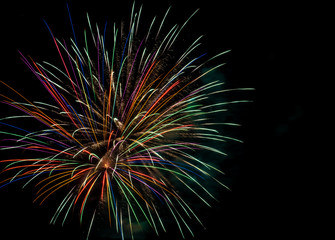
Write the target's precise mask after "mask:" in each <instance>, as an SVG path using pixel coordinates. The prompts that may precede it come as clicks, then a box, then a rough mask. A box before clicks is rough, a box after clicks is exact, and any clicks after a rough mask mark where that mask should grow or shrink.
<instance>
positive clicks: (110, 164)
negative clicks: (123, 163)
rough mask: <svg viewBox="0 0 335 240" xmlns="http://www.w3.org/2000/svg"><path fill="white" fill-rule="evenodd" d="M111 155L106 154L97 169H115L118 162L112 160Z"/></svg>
mask: <svg viewBox="0 0 335 240" xmlns="http://www.w3.org/2000/svg"><path fill="white" fill-rule="evenodd" d="M108 155H109V154H108V153H107V154H105V155H104V156H103V157H102V158H101V159H100V161H99V163H98V164H97V169H113V168H114V167H115V163H116V161H115V160H114V159H112V158H111V157H110V156H108Z"/></svg>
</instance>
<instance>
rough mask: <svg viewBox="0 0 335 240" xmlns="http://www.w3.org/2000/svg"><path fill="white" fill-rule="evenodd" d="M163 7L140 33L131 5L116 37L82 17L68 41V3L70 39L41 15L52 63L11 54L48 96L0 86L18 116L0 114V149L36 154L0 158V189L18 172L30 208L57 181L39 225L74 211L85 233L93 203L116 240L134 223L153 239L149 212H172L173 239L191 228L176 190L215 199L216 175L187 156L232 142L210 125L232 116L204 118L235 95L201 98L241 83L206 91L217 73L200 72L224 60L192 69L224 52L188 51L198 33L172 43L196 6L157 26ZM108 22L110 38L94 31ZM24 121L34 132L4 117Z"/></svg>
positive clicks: (159, 222) (154, 222)
mask: <svg viewBox="0 0 335 240" xmlns="http://www.w3.org/2000/svg"><path fill="white" fill-rule="evenodd" d="M68 10H69V8H68ZM169 11H170V8H169V9H168V10H167V12H166V14H165V15H164V16H163V18H162V21H160V22H158V21H157V20H156V18H154V19H153V20H152V22H150V23H149V24H148V27H147V30H146V31H144V34H143V35H141V34H140V31H138V29H139V26H140V25H141V24H140V19H141V13H142V7H140V8H139V10H138V11H136V10H135V6H134V5H133V8H132V11H131V16H130V22H129V30H128V31H127V32H126V33H125V31H124V29H122V28H121V29H119V28H117V27H116V24H114V25H112V26H110V27H108V26H107V23H106V24H105V25H104V28H103V30H102V31H101V29H100V28H99V27H98V25H93V24H92V23H91V20H90V18H89V16H88V15H87V22H88V29H89V31H86V30H84V33H83V35H84V39H83V40H84V41H83V43H84V44H83V45H79V44H78V42H77V35H76V30H75V27H74V24H73V21H72V18H71V15H70V11H69V16H70V24H71V29H72V32H73V39H71V40H69V41H65V40H59V39H58V38H56V37H55V35H54V33H53V32H52V29H51V28H50V27H49V25H48V24H47V23H46V22H45V24H46V26H47V29H48V30H49V32H50V34H51V37H52V40H53V43H54V46H55V49H56V50H57V53H58V55H59V63H60V64H59V66H58V65H54V64H51V63H48V62H43V64H40V63H37V62H35V61H34V60H33V59H32V58H30V57H26V56H25V55H24V54H22V53H20V56H21V59H22V61H23V62H24V63H25V64H26V65H27V67H28V68H29V69H30V70H31V71H32V73H33V74H34V75H35V77H36V78H37V79H38V80H39V81H40V82H41V84H42V85H43V86H44V88H45V90H46V93H47V94H48V96H49V97H50V99H52V103H50V102H42V101H30V100H29V99H27V98H26V97H25V96H24V95H23V94H21V93H19V92H18V91H16V90H15V89H14V88H12V87H11V86H10V85H8V84H7V83H5V82H1V83H2V84H3V86H5V87H7V88H8V89H10V90H11V91H13V92H14V93H15V94H16V98H17V100H14V99H12V98H10V97H7V96H4V95H2V97H3V99H2V103H4V104H7V105H9V106H11V107H13V108H16V109H18V110H20V111H21V112H22V113H23V114H22V115H18V116H10V117H6V118H3V119H1V122H0V123H1V124H2V125H5V126H6V127H8V128H9V130H8V131H2V132H0V133H1V134H2V135H4V138H3V141H2V143H3V144H2V145H3V146H1V150H11V149H15V150H19V149H22V150H25V151H32V152H36V157H33V158H31V157H27V158H12V159H5V160H2V161H1V162H2V163H5V164H6V165H5V167H4V169H3V172H4V173H6V174H10V176H11V177H9V178H5V179H3V180H2V181H1V182H0V188H2V187H4V186H7V185H8V184H9V183H13V182H16V181H19V180H26V183H25V184H24V186H26V185H28V184H30V183H32V182H36V183H35V186H36V187H37V188H38V190H37V193H36V198H35V199H34V202H39V203H40V204H42V203H43V202H45V201H46V200H47V199H49V197H51V196H52V195H54V194H56V193H58V192H62V193H63V192H64V191H61V190H64V189H65V190H66V191H65V192H66V194H65V195H64V197H63V199H62V201H61V202H60V203H59V205H58V207H57V210H56V211H55V214H54V215H53V216H52V218H51V223H52V224H55V223H56V222H57V221H60V222H62V223H63V224H64V222H65V221H66V220H68V218H69V212H70V211H71V210H76V211H78V213H79V219H80V222H83V221H84V220H85V219H86V220H87V222H88V226H89V228H88V234H87V237H89V234H90V231H91V228H92V226H94V222H95V220H96V216H97V214H98V212H100V211H103V212H105V213H106V215H107V221H108V222H109V225H110V226H111V227H112V228H115V229H116V231H117V232H118V233H119V234H120V237H121V238H122V239H124V238H125V235H129V236H131V238H134V235H136V234H135V233H136V231H137V230H136V231H135V227H134V226H140V225H141V223H143V222H146V224H147V225H149V226H150V227H151V228H152V229H153V231H155V232H156V233H157V235H159V232H160V231H162V230H164V231H166V227H165V225H166V224H165V221H166V219H165V218H163V217H161V214H160V209H161V208H164V209H166V211H167V212H168V213H169V215H170V216H169V218H172V219H174V221H175V223H176V226H177V228H178V229H179V230H180V233H181V235H182V236H183V237H184V236H185V232H189V233H190V234H191V235H193V232H192V229H191V228H190V226H189V223H188V222H189V221H190V219H194V220H195V221H197V222H199V224H201V225H203V224H202V222H201V220H200V218H199V217H198V216H197V215H196V213H195V211H194V210H193V208H192V205H191V204H190V202H189V201H188V199H185V198H184V197H183V195H184V194H183V192H184V191H188V192H190V193H192V194H193V195H194V196H196V197H197V198H198V199H199V200H200V201H201V202H203V203H204V204H206V205H210V204H209V202H208V198H214V199H215V197H214V196H213V195H212V193H210V191H209V190H208V189H207V188H206V185H207V183H206V182H207V181H214V182H217V183H219V184H220V185H222V186H223V187H226V188H228V187H227V186H225V184H223V183H222V182H220V181H219V180H218V179H217V177H215V176H216V175H217V173H218V174H222V173H223V172H222V171H221V170H220V169H218V168H216V167H215V166H214V165H211V164H210V163H209V162H208V161H204V160H201V159H199V158H198V157H197V155H196V152H198V151H209V152H213V153H215V154H217V155H218V156H220V155H221V156H226V154H225V153H224V152H222V151H221V150H219V147H218V148H214V147H211V146H209V145H206V143H205V140H211V141H215V142H216V143H223V142H225V141H226V140H227V139H229V140H235V141H240V140H238V139H234V138H231V137H227V136H224V135H222V134H220V133H219V132H218V131H217V130H215V129H214V128H211V127H210V126H212V125H216V124H223V125H237V124H234V123H229V122H218V121H217V119H211V116H212V115H213V114H215V113H218V112H224V111H226V109H224V108H223V106H225V105H227V104H232V103H241V102H247V101H245V100H240V101H231V102H217V103H214V104H210V105H208V104H206V99H207V98H209V97H213V96H215V95H217V94H223V93H224V92H229V91H236V90H250V89H249V88H239V89H224V90H218V89H217V88H218V87H221V86H222V85H223V83H222V82H221V81H211V82H209V83H206V84H204V85H201V84H200V79H201V78H203V77H204V76H205V75H207V74H208V73H210V72H212V71H213V70H215V69H217V68H220V67H222V66H223V65H224V64H218V65H216V66H214V67H211V68H207V70H206V71H204V72H201V71H199V70H200V69H201V68H203V67H204V66H207V65H208V64H210V63H211V62H212V61H214V60H216V59H219V58H220V57H221V56H222V55H224V54H225V53H227V52H229V51H224V52H221V53H219V54H217V55H215V56H213V57H208V56H207V54H203V53H202V54H199V55H196V50H197V49H198V47H199V45H200V40H201V37H198V38H196V39H195V40H194V41H193V42H191V43H190V44H189V45H187V46H186V47H185V51H181V52H176V51H173V47H174V46H175V43H176V42H177V41H178V39H179V36H180V34H181V32H182V30H183V29H184V27H185V26H186V24H187V23H188V22H189V21H190V19H191V18H192V17H193V16H194V14H195V13H196V12H197V11H195V12H194V13H193V14H191V15H190V17H189V18H188V19H186V21H185V22H184V23H183V24H181V25H178V24H176V25H174V26H172V27H171V28H170V29H168V30H167V31H166V33H165V34H162V29H163V28H164V23H165V20H166V18H167V16H168V13H169ZM109 29H111V31H112V33H113V37H112V39H107V38H106V32H107V31H108V30H109ZM155 29H156V30H155ZM107 43H112V44H111V46H109V45H108V44H107ZM26 118H31V119H34V120H36V122H37V123H38V124H40V126H41V127H40V129H39V130H37V131H32V130H29V129H24V128H22V127H19V126H15V125H13V124H11V123H8V122H10V121H12V120H13V119H26ZM11 130H13V131H11ZM14 130H15V131H14ZM218 158H220V157H218ZM92 209H93V210H92Z"/></svg>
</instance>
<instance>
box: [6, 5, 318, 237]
mask: <svg viewBox="0 0 335 240" xmlns="http://www.w3.org/2000/svg"><path fill="white" fill-rule="evenodd" d="M66 2H68V3H69V5H70V8H71V14H72V19H73V21H74V22H75V25H76V28H77V31H78V32H79V31H81V30H82V29H83V27H86V18H85V14H86V12H88V13H89V14H90V17H91V20H92V22H95V21H97V22H98V23H100V25H103V24H104V22H105V20H107V21H108V22H109V23H110V24H111V25H112V23H113V22H114V21H115V22H117V23H119V22H120V20H127V19H128V18H129V15H130V10H131V6H132V1H122V2H116V1H101V0H94V1H91V2H87V3H86V2H85V3H82V1H44V2H42V3H41V2H36V1H25V2H23V3H20V2H17V1H12V2H11V3H7V4H5V5H2V6H1V8H0V9H1V10H0V11H1V21H0V28H1V39H0V41H1V44H0V46H1V56H2V58H1V59H2V61H1V65H0V70H1V75H0V80H2V81H5V82H9V83H10V84H12V85H13V86H15V87H16V89H18V90H19V91H20V92H24V93H26V95H28V96H32V97H33V96H36V94H38V89H39V88H38V87H39V86H38V87H37V88H35V86H36V85H38V82H36V81H35V82H34V83H32V82H33V81H34V78H33V75H32V74H31V73H30V71H29V69H27V68H26V66H25V65H24V64H23V63H22V62H21V60H20V58H19V54H18V52H17V50H20V51H21V52H22V53H23V54H25V55H31V56H32V57H33V58H34V59H39V60H43V59H45V58H47V59H48V52H53V51H55V49H54V45H53V43H52V39H51V38H50V34H49V32H48V30H47V28H46V27H45V25H44V23H43V19H45V20H46V21H47V22H48V24H49V26H50V27H51V28H52V30H53V32H54V34H55V35H56V36H57V37H59V38H61V37H62V36H64V38H66V39H68V38H69V37H72V35H71V34H72V33H71V28H70V24H69V19H68V15H67V9H66V4H65V3H66ZM106 2H110V3H107V5H106ZM137 3H138V4H139V3H143V12H142V16H145V15H146V16H147V18H148V19H151V18H152V17H153V16H155V15H157V16H163V15H164V13H165V11H166V9H167V8H168V7H169V6H170V5H172V9H171V11H170V15H169V18H168V20H167V22H169V23H171V24H174V23H176V22H179V23H182V22H183V21H184V20H185V19H186V18H187V17H188V16H189V15H190V14H191V13H192V12H193V11H194V10H196V9H197V8H200V11H199V12H198V14H197V15H196V16H195V17H194V18H193V20H192V21H191V22H190V23H189V24H188V26H187V30H190V29H191V30H190V31H191V34H190V35H189V36H185V35H183V38H184V39H186V40H188V41H191V40H193V39H194V38H192V36H193V34H194V36H198V35H201V34H204V35H205V38H204V39H203V41H202V42H203V43H204V44H203V45H204V46H203V49H207V51H208V53H209V54H211V55H214V54H215V53H218V52H220V51H223V50H227V49H232V52H231V53H229V54H228V55H227V57H225V60H226V62H227V65H226V66H225V67H224V68H223V74H224V76H225V78H226V81H227V86H230V87H252V88H255V89H256V90H255V91H253V92H248V93H243V94H240V95H239V96H240V97H241V98H247V99H250V100H253V101H254V102H253V103H250V104H243V106H240V107H238V108H235V109H232V113H233V115H234V116H233V119H235V121H236V122H238V123H241V124H242V127H240V128H239V129H238V130H237V132H236V136H238V137H239V138H240V139H242V140H243V141H244V144H232V148H231V149H230V150H228V151H229V154H230V156H231V159H230V162H229V163H227V165H226V167H227V169H224V170H226V172H227V179H228V180H227V181H229V186H230V187H231V189H232V191H231V192H228V191H225V190H220V191H218V192H217V196H218V199H219V200H220V202H219V203H216V202H214V201H213V202H212V205H213V206H212V208H203V209H200V212H199V213H198V214H199V216H200V217H201V218H202V219H203V222H204V224H205V225H206V228H207V230H203V229H201V228H196V229H194V233H195V238H192V237H190V236H188V238H187V239H194V240H198V239H199V240H200V239H227V240H230V239H238V238H239V237H241V236H245V237H246V238H248V239H250V238H251V237H253V238H255V239H256V238H257V239H274V238H275V237H287V236H288V234H290V236H292V234H294V235H295V236H298V235H299V234H300V228H299V227H297V222H300V219H301V218H304V216H305V214H306V213H305V211H304V208H303V206H302V203H301V202H302V201H303V200H302V197H301V193H302V192H303V191H304V190H305V189H306V185H308V183H307V182H305V181H304V180H303V179H301V178H300V177H297V175H298V174H300V173H299V172H300V171H302V170H301V168H300V166H301V165H304V163H305V161H304V160H305V159H306V157H307V156H306V153H305V152H306V149H305V148H306V145H307V142H308V137H307V136H308V133H307V130H306V126H307V121H306V119H308V118H309V116H308V113H307V110H306V109H307V108H308V107H309V106H310V103H311V102H312V100H309V95H308V94H309V92H308V91H307V90H306V85H307V83H306V82H305V77H304V74H303V70H302V69H303V67H302V65H303V64H302V63H301V56H302V54H303V52H304V51H303V50H304V49H303V48H302V47H301V44H300V43H301V41H300V40H301V37H300V34H301V33H302V31H304V30H305V28H306V26H305V22H304V19H303V18H301V19H299V20H297V21H293V19H294V17H293V16H294V15H295V14H296V11H297V9H293V8H291V6H288V5H284V4H283V5H276V4H271V5H266V6H263V5H261V6H260V5H259V6H258V5H251V4H248V5H243V4H242V3H241V5H239V4H235V3H234V4H231V3H227V2H225V1H222V3H221V2H220V4H218V1H212V0H208V1H182V3H181V0H180V1H144V0H143V1H137ZM192 30H193V31H192ZM188 37H190V39H189V38H188ZM1 93H2V94H3V93H4V90H3V89H2V87H1ZM0 108H1V116H3V114H5V115H6V113H4V112H5V111H9V110H8V108H7V107H4V106H0ZM6 157H8V156H6V153H1V159H5V158H6ZM20 186H21V185H20V184H13V185H11V186H7V187H6V188H2V189H0V224H1V225H0V230H1V235H2V236H1V237H0V238H1V239H36V240H39V239H50V240H51V239H63V240H67V239H72V240H77V239H81V237H82V236H84V235H83V234H82V231H81V230H80V228H78V227H77V226H76V225H75V226H71V227H67V228H60V227H59V226H56V227H52V226H49V224H48V222H49V220H50V218H51V216H52V214H53V210H52V209H51V210H50V209H49V208H48V206H49V205H52V201H50V204H49V203H47V204H45V205H42V206H41V207H39V206H38V204H33V203H32V199H33V196H34V195H33V193H31V192H29V191H27V190H24V191H22V190H21V188H20ZM73 221H76V219H73ZM305 231H311V230H305ZM3 236H5V237H3ZM99 239H107V238H99ZM135 239H136V236H135ZM153 239H156V238H153ZM160 239H175V240H179V239H182V238H181V236H180V234H179V233H178V230H177V229H176V231H175V232H174V231H173V230H171V231H169V232H168V233H167V234H165V235H163V236H162V237H161V238H157V240H160Z"/></svg>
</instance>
